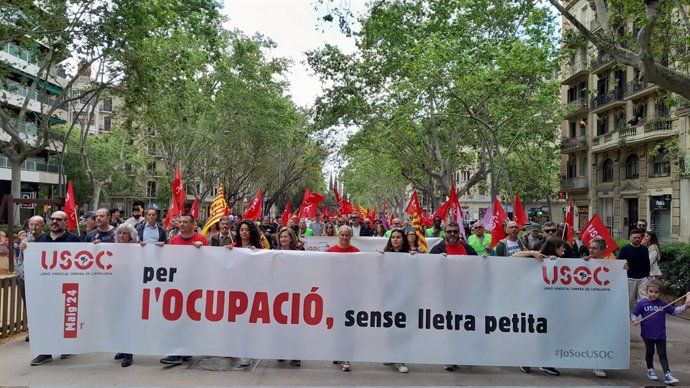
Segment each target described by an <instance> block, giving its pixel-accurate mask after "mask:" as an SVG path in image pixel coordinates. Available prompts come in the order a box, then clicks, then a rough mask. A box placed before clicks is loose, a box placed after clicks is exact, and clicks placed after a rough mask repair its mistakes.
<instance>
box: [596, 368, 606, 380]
mask: <svg viewBox="0 0 690 388" xmlns="http://www.w3.org/2000/svg"><path fill="white" fill-rule="evenodd" d="M594 375H595V376H597V377H601V378H602V379H603V378H605V377H606V371H605V370H603V369H595V370H594Z"/></svg>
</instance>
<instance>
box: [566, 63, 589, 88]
mask: <svg viewBox="0 0 690 388" xmlns="http://www.w3.org/2000/svg"><path fill="white" fill-rule="evenodd" d="M586 73H587V61H580V62H575V63H573V64H568V66H567V67H566V68H565V69H563V73H562V77H561V80H562V81H561V83H563V84H567V83H568V82H570V81H572V80H573V79H574V78H575V77H578V76H580V75H583V74H586Z"/></svg>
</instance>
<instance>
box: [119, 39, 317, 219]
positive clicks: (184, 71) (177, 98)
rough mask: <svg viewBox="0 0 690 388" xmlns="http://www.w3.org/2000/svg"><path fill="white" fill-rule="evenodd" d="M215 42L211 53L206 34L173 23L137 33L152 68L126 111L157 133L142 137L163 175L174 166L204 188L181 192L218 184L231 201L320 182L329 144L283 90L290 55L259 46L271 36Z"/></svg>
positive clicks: (273, 198)
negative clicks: (153, 32)
mask: <svg viewBox="0 0 690 388" xmlns="http://www.w3.org/2000/svg"><path fill="white" fill-rule="evenodd" d="M216 44H217V48H218V53H217V55H215V54H214V55H209V51H208V49H207V42H206V37H203V36H202V37H199V36H194V35H190V34H187V33H186V31H177V32H176V33H175V34H172V35H170V36H157V37H152V38H151V39H149V40H147V41H145V42H143V45H144V47H146V50H143V51H141V52H140V53H139V55H141V56H142V58H143V57H145V59H146V66H149V67H150V68H151V69H155V70H156V74H155V75H152V76H151V77H150V78H149V79H148V82H149V83H148V84H147V85H146V90H145V93H144V94H142V95H141V96H139V97H138V98H132V99H129V100H128V101H127V109H126V111H127V112H128V114H129V115H130V119H131V121H132V122H134V123H135V125H136V126H137V127H138V128H139V130H140V131H141V132H143V133H151V134H154V135H153V136H151V137H149V138H148V139H147V142H148V143H149V144H152V145H154V146H155V147H156V148H157V150H158V153H159V154H160V156H161V157H162V158H163V161H164V163H165V165H166V167H167V175H168V179H169V180H172V176H173V174H174V171H175V168H176V167H179V168H180V171H181V173H182V176H183V179H184V180H185V182H189V183H194V182H196V183H200V184H201V186H200V187H201V192H196V188H195V187H198V186H197V185H190V186H188V191H187V192H188V194H193V195H199V196H200V197H203V196H204V195H205V194H206V193H207V192H208V191H210V190H211V189H212V188H215V187H217V185H218V184H223V185H224V186H225V193H226V199H227V200H228V202H229V204H230V206H232V205H234V203H236V202H238V201H242V200H243V199H245V198H247V197H249V196H253V195H254V194H255V192H256V190H257V189H258V188H262V189H263V191H264V193H265V197H266V198H268V203H267V205H268V206H270V205H271V204H273V203H278V204H279V205H281V204H282V205H284V204H285V202H286V201H287V197H288V196H289V195H291V194H292V192H293V191H294V190H295V189H296V188H297V187H300V186H306V185H307V184H309V185H311V187H312V189H316V188H317V187H323V178H322V177H321V166H322V165H323V161H324V160H325V157H326V152H325V150H324V149H323V148H322V147H321V146H320V145H319V144H318V142H317V141H315V140H314V139H313V138H312V136H311V135H312V133H313V129H312V128H311V126H310V125H309V124H308V122H307V119H306V117H305V114H304V113H303V112H301V111H299V110H298V109H297V108H296V107H295V106H294V104H293V103H292V102H291V101H290V99H289V97H287V96H286V86H287V84H286V82H285V81H284V78H285V71H286V69H287V66H288V62H287V61H286V60H285V59H282V58H274V59H271V58H269V57H268V56H267V55H266V53H267V52H268V51H269V50H270V49H272V48H273V47H275V43H273V42H272V41H271V40H270V39H267V38H265V37H263V36H260V35H256V36H253V37H247V36H244V35H243V34H242V33H240V32H238V31H234V32H221V33H220V34H219V36H218V38H217V41H216ZM181 47H182V48H184V49H183V51H182V52H181V51H180V48H181ZM128 87H131V88H133V89H136V85H128ZM319 182H320V183H319ZM162 186H163V187H165V186H166V185H162Z"/></svg>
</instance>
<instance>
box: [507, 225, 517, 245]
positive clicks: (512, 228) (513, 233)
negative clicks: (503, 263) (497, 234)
mask: <svg viewBox="0 0 690 388" xmlns="http://www.w3.org/2000/svg"><path fill="white" fill-rule="evenodd" d="M519 233H520V225H518V223H517V222H515V221H510V222H508V224H506V234H507V235H508V239H509V240H511V241H515V240H517V238H518V234H519Z"/></svg>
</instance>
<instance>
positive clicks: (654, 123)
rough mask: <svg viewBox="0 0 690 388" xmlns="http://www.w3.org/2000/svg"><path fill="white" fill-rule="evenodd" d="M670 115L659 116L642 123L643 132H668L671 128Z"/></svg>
mask: <svg viewBox="0 0 690 388" xmlns="http://www.w3.org/2000/svg"><path fill="white" fill-rule="evenodd" d="M672 124H673V120H672V119H671V118H670V117H659V118H656V119H653V120H651V121H648V122H646V123H645V124H644V133H655V132H670V131H671V130H672V129H673V125H672Z"/></svg>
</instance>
